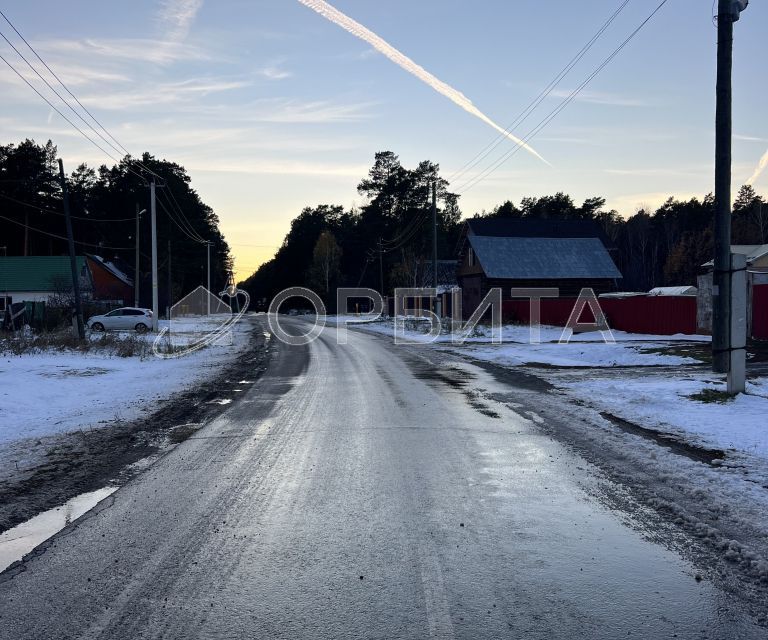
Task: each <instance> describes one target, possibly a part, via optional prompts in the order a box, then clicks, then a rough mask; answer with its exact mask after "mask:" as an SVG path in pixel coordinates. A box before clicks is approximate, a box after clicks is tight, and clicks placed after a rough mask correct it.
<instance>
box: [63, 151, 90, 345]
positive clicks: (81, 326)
mask: <svg viewBox="0 0 768 640" xmlns="http://www.w3.org/2000/svg"><path fill="white" fill-rule="evenodd" d="M59 179H60V180H61V197H62V200H63V202H64V217H65V218H66V221H67V244H68V245H69V266H70V270H71V271H72V289H73V291H74V293H75V317H76V318H77V335H78V337H79V338H80V340H85V323H84V322H83V301H82V299H81V298H80V274H79V273H78V272H77V257H76V256H75V238H74V236H73V234H72V217H71V216H70V213H69V191H68V190H67V177H66V176H65V175H64V163H63V162H62V161H61V159H59Z"/></svg>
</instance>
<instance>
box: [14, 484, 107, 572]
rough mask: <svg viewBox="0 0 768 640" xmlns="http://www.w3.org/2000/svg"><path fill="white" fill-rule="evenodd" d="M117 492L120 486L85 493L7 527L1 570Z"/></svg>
mask: <svg viewBox="0 0 768 640" xmlns="http://www.w3.org/2000/svg"><path fill="white" fill-rule="evenodd" d="M115 491H117V487H104V488H103V489H98V490H97V491H91V492H90V493H82V494H80V495H79V496H75V497H74V498H72V499H71V500H69V501H67V502H65V503H64V504H63V505H61V506H60V507H55V508H53V509H50V510H49V511H44V512H43V513H41V514H39V515H36V516H35V517H34V518H31V519H30V520H27V521H26V522H22V523H21V524H20V525H17V526H15V527H14V528H13V529H8V531H6V532H5V533H3V534H2V535H0V571H5V569H7V568H8V567H9V566H10V565H12V564H13V563H14V562H16V561H17V560H21V559H22V558H23V557H24V556H25V555H26V554H28V553H29V552H30V551H32V549H34V548H35V547H36V546H37V545H39V544H41V543H42V542H45V541H46V540H47V539H48V538H50V537H51V536H52V535H54V534H56V533H58V532H59V531H61V530H62V529H63V528H64V527H66V526H67V525H68V524H69V523H70V522H74V521H75V520H77V519H78V518H79V517H80V516H82V515H83V514H84V513H86V512H87V511H90V510H91V509H92V508H93V507H95V506H96V505H97V504H98V503H99V502H101V501H102V500H103V499H104V498H106V497H107V496H109V495H111V494H113V493H114V492H115Z"/></svg>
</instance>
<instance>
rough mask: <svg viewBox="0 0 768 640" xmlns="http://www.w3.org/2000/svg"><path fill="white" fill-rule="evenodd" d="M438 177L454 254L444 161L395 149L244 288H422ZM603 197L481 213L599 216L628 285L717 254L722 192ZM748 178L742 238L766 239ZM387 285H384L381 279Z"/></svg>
mask: <svg viewBox="0 0 768 640" xmlns="http://www.w3.org/2000/svg"><path fill="white" fill-rule="evenodd" d="M432 182H435V183H436V184H437V200H438V208H437V219H438V258H439V259H453V258H455V257H456V255H455V253H456V243H457V240H458V237H459V234H460V231H461V211H460V209H459V205H458V199H459V198H458V196H457V195H456V194H454V193H452V192H451V191H450V189H449V184H448V182H447V181H446V180H445V179H443V178H442V177H440V174H439V167H438V165H436V164H434V163H432V162H429V161H423V162H421V163H419V164H418V166H416V168H414V169H407V168H405V167H403V166H402V165H401V163H400V161H399V159H398V157H397V156H396V155H395V154H394V153H392V152H391V151H384V152H379V153H377V154H376V157H375V161H374V164H373V167H372V168H371V170H370V171H369V173H368V176H367V177H365V178H363V179H362V180H361V182H360V184H359V185H358V187H357V190H358V193H359V194H360V195H361V196H363V197H364V198H365V201H366V204H365V205H363V206H362V207H360V208H355V209H352V210H345V209H344V208H343V207H341V206H338V205H320V206H316V207H307V208H305V209H304V210H303V211H302V212H301V213H300V214H299V216H298V217H297V218H295V219H294V220H293V222H292V223H291V229H290V231H289V232H288V234H287V235H286V237H285V240H284V241H283V244H282V246H281V247H280V248H279V250H278V251H277V253H276V255H275V257H274V258H273V259H272V260H270V261H269V262H266V263H265V264H263V265H262V266H261V267H259V269H258V270H257V271H256V272H255V273H254V274H253V275H251V276H250V277H249V278H248V279H246V280H245V281H244V282H243V283H242V285H241V286H243V287H244V288H246V289H247V290H248V291H249V293H250V294H251V296H252V298H254V299H255V300H256V303H257V305H259V306H261V307H263V305H265V304H268V302H269V301H270V300H271V299H272V298H273V297H274V296H275V295H276V294H277V293H278V292H280V291H282V290H283V289H285V288H287V287H290V286H306V287H310V288H312V289H314V290H315V291H317V292H318V293H319V294H321V295H322V296H323V297H324V298H325V299H326V303H327V304H328V305H329V306H330V307H331V308H333V300H332V298H333V296H332V295H331V292H333V291H334V289H335V288H336V287H337V286H364V287H371V288H373V289H376V290H380V289H381V288H383V290H384V291H385V292H391V291H392V289H393V288H395V287H404V286H422V285H423V284H424V283H423V279H422V278H423V269H422V265H424V264H426V263H428V262H429V261H430V259H431V255H432V245H431V242H432V230H431V229H432V226H431V212H430V206H431V186H430V185H431V184H432ZM605 202H606V201H605V199H604V198H602V197H592V198H588V199H587V200H585V201H584V202H583V203H581V204H580V205H577V204H576V203H575V202H574V201H573V199H572V198H571V197H570V196H569V195H567V194H564V193H561V192H560V193H556V194H555V195H553V196H544V197H541V198H523V200H522V201H521V202H520V204H519V205H516V204H514V203H513V202H511V201H506V202H504V203H502V204H500V205H499V206H497V207H495V208H494V209H492V210H491V211H482V212H479V213H476V214H475V217H497V218H504V217H509V218H520V217H536V218H554V219H588V220H595V221H597V222H598V223H599V224H600V225H601V226H602V228H603V229H604V230H605V232H606V234H607V236H608V237H609V238H610V240H611V241H612V242H613V244H614V245H615V247H616V248H617V252H616V256H617V261H618V264H617V266H618V267H619V270H620V271H621V272H622V274H623V275H624V281H623V283H621V287H622V289H624V290H632V291H647V290H649V289H651V288H653V287H656V286H664V285H686V284H696V275H697V272H698V270H699V268H700V265H701V264H703V263H704V262H706V261H707V260H710V259H711V257H712V248H713V239H712V228H713V220H714V199H713V197H712V196H711V195H707V196H705V197H704V198H703V199H701V200H700V199H698V198H692V199H690V200H677V199H675V198H673V197H671V198H669V200H667V201H666V202H665V203H664V204H663V205H662V206H661V207H659V208H658V209H656V210H655V211H649V210H645V209H641V210H639V211H637V212H636V213H634V214H633V215H630V216H628V217H626V218H625V217H623V216H622V215H621V214H620V213H619V212H618V211H615V210H608V209H606V207H605ZM764 205H765V200H764V199H763V198H762V197H760V196H758V195H757V194H756V193H755V191H754V189H753V188H752V187H750V186H744V187H742V188H741V190H740V191H739V195H738V198H737V200H736V203H735V206H734V212H733V241H734V244H762V243H765V242H766V241H768V207H766V206H764ZM382 283H383V285H382Z"/></svg>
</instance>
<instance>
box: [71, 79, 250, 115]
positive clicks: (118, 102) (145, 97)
mask: <svg viewBox="0 0 768 640" xmlns="http://www.w3.org/2000/svg"><path fill="white" fill-rule="evenodd" d="M250 84H251V83H250V82H248V81H245V80H228V79H218V78H192V79H189V80H183V81H181V82H169V83H157V84H151V85H146V86H143V87H140V88H133V89H130V90H127V91H117V92H111V93H110V92H104V91H102V92H99V93H94V94H89V95H82V96H80V101H81V102H82V103H83V104H85V105H87V106H94V107H98V108H100V109H118V110H124V109H130V108H138V107H146V106H152V105H168V104H173V103H183V102H186V101H189V100H196V99H198V98H200V97H203V96H207V95H210V94H213V93H221V92H224V91H232V90H234V89H242V88H244V87H248V86H250Z"/></svg>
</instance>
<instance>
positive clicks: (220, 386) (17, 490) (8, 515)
mask: <svg viewBox="0 0 768 640" xmlns="http://www.w3.org/2000/svg"><path fill="white" fill-rule="evenodd" d="M269 356H270V349H269V342H268V341H267V340H266V339H265V337H264V334H263V329H262V328H261V327H260V326H259V325H255V326H254V330H253V331H251V332H250V346H249V347H248V348H247V349H246V350H245V351H243V352H242V353H241V354H240V357H239V358H238V359H237V361H236V362H234V363H232V364H230V365H228V366H226V367H224V368H223V369H222V370H221V371H220V373H219V374H218V375H216V376H215V377H214V378H211V379H210V380H207V381H206V382H204V383H202V384H200V385H198V386H197V387H194V388H193V389H190V390H187V391H184V392H181V393H179V394H176V395H174V396H173V397H171V398H170V399H169V400H167V401H166V402H165V403H164V404H162V405H161V407H160V408H159V409H158V410H157V411H155V412H154V413H152V414H151V415H150V416H148V417H145V418H141V419H139V420H135V421H120V420H116V421H114V422H112V423H110V424H109V425H108V426H104V427H99V428H93V429H87V430H81V431H76V432H72V433H66V434H60V435H55V436H49V437H46V438H41V439H32V440H27V441H22V442H19V443H15V444H14V445H12V446H13V447H14V448H15V449H16V450H17V451H13V452H10V456H11V457H10V458H9V455H8V453H6V455H5V456H4V457H5V458H6V459H12V458H17V459H18V460H19V462H14V463H13V464H14V465H15V468H14V467H13V466H11V468H9V469H8V470H7V472H5V473H3V474H1V477H0V532H3V531H6V530H7V529H10V528H11V527H14V526H16V525H17V524H20V523H21V522H24V521H25V520H28V519H29V518H31V517H33V516H35V515H37V514H38V513H42V512H43V511H46V510H47V509H51V508H53V507H56V506H58V505H60V504H63V503H64V502H66V501H67V500H69V499H70V498H73V497H74V496H76V495H79V494H81V493H86V492H89V491H95V490H96V489H100V488H102V487H104V486H105V485H107V484H118V485H119V484H124V483H125V482H127V481H128V480H129V479H130V478H132V477H133V476H134V475H136V474H137V473H139V472H140V471H141V470H142V469H144V468H146V464H136V463H139V462H140V461H146V460H147V459H149V460H150V461H151V460H152V459H153V457H154V458H157V457H159V456H160V455H162V454H164V453H166V452H167V451H169V450H170V449H172V448H173V447H175V446H176V445H177V444H179V443H180V442H183V441H184V440H186V439H187V438H189V437H190V436H192V435H193V434H194V433H195V432H196V431H197V430H198V429H200V428H202V427H203V426H204V425H205V424H206V423H207V422H209V421H210V420H212V419H213V418H215V417H216V416H217V415H219V414H220V413H221V412H222V411H224V410H225V409H226V408H227V407H228V406H231V405H228V404H221V403H218V402H216V401H217V400H219V399H220V398H221V397H222V395H229V396H230V397H233V398H234V399H233V402H236V401H237V399H238V397H239V396H242V395H243V394H242V393H229V392H230V391H232V390H234V389H240V390H241V391H244V390H246V389H247V388H248V387H250V386H251V385H253V384H254V383H255V382H256V381H257V380H258V378H259V377H260V376H261V373H262V372H263V371H264V369H265V368H266V365H267V362H268V360H269ZM17 452H18V455H15V453H17ZM25 461H28V462H25ZM30 461H31V462H30Z"/></svg>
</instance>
